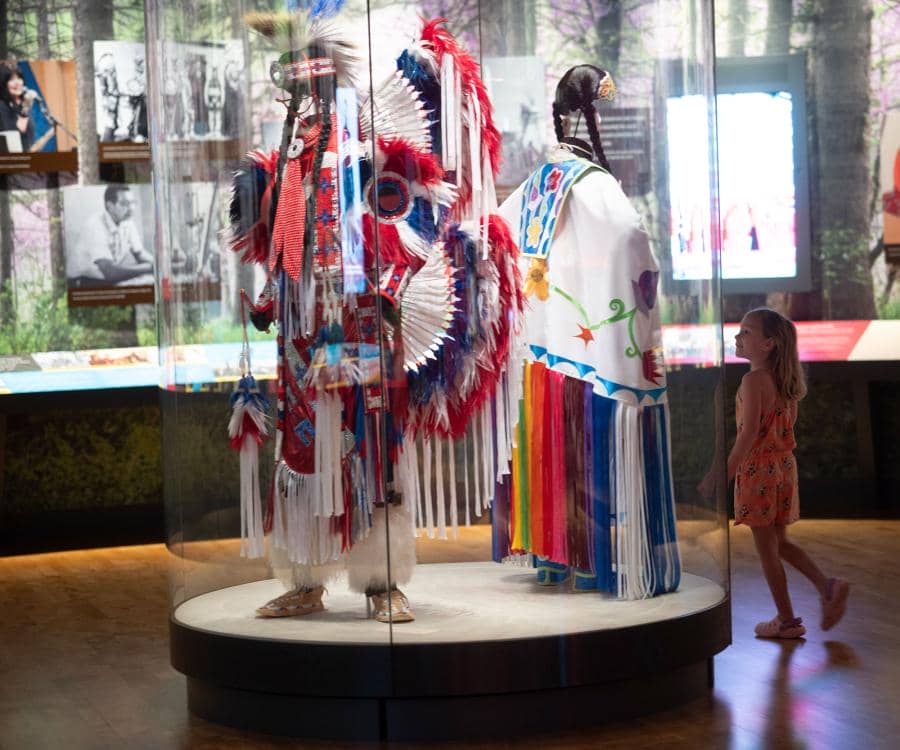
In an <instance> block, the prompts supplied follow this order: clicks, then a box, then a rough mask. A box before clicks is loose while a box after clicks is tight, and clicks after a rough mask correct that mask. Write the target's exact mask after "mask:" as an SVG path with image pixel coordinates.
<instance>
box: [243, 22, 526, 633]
mask: <svg viewBox="0 0 900 750" xmlns="http://www.w3.org/2000/svg"><path fill="white" fill-rule="evenodd" d="M248 20H249V23H250V24H251V25H252V26H253V27H254V28H255V29H257V30H258V31H260V32H262V33H263V34H265V35H266V36H268V37H270V38H272V39H274V40H277V41H279V42H281V43H284V44H287V45H289V46H288V47H287V48H288V49H289V50H290V51H289V52H287V53H285V54H283V55H282V56H281V57H280V58H279V60H278V61H277V62H276V63H274V64H273V66H272V78H273V81H274V82H275V84H276V85H277V86H278V87H279V88H281V89H283V90H284V91H285V92H287V98H286V99H285V104H286V106H287V117H286V120H285V124H284V129H283V139H282V144H281V148H280V149H279V150H278V151H277V152H274V153H271V154H264V153H261V152H254V153H251V154H249V155H248V157H247V159H246V160H245V161H244V163H243V164H242V166H241V167H240V169H239V170H238V172H237V174H236V176H235V181H234V195H233V199H232V206H231V218H232V240H231V244H232V247H233V248H234V249H235V250H236V251H239V252H241V253H243V259H244V260H245V261H247V262H257V263H261V264H264V265H265V267H266V268H267V270H268V283H267V284H266V287H265V289H264V291H263V293H262V294H261V295H260V297H259V298H258V300H257V301H256V302H255V303H254V304H253V305H251V306H250V307H251V310H250V314H251V318H252V320H253V322H254V324H255V325H256V326H257V327H259V328H261V329H265V328H267V327H268V326H269V325H270V324H272V323H274V324H275V325H276V326H277V331H278V363H279V366H278V386H277V393H278V404H277V426H276V430H275V460H276V469H275V479H274V483H273V487H272V490H271V492H270V493H269V494H270V497H269V499H268V502H264V501H263V499H262V497H261V494H260V491H259V489H258V479H257V473H258V472H257V466H256V460H257V459H256V458H255V456H256V451H257V446H258V445H259V444H260V443H261V442H262V440H263V438H264V437H265V432H266V425H265V418H264V416H263V415H264V412H265V406H266V405H265V403H264V402H263V398H262V396H261V395H260V394H259V391H258V388H257V387H256V384H255V381H254V380H253V378H252V375H251V374H250V372H249V364H248V365H247V372H246V373H245V377H244V378H243V379H242V380H241V382H240V384H239V387H238V389H237V391H236V392H235V395H234V397H233V403H234V411H233V415H232V421H231V425H230V427H231V429H230V433H231V436H232V445H233V446H234V447H235V448H236V449H238V450H240V451H241V468H242V485H241V508H242V513H241V516H242V553H243V554H244V555H245V556H249V557H259V556H262V555H263V554H265V553H266V544H265V542H264V534H265V532H267V531H270V532H271V533H270V536H269V543H268V554H269V558H270V562H271V564H272V567H273V569H274V571H275V572H276V575H277V576H278V577H279V578H280V579H281V581H282V582H283V583H284V584H285V586H286V587H287V588H288V592H287V593H286V594H285V595H283V596H280V597H278V598H277V599H274V600H272V601H271V602H269V603H267V604H265V605H264V606H262V607H260V608H259V609H258V610H257V614H258V615H260V616H264V617H280V616H290V615H303V614H309V613H312V612H316V611H320V610H322V609H324V606H323V603H322V596H323V592H324V587H323V585H324V584H325V583H326V582H327V581H328V580H329V579H331V578H333V577H334V576H336V575H338V574H340V573H341V572H342V571H343V570H345V569H346V571H347V576H348V582H349V585H350V588H351V589H353V590H355V591H358V592H360V593H364V594H366V595H367V596H368V597H369V600H370V603H372V604H374V608H372V609H373V610H374V616H375V617H376V619H379V620H381V621H384V622H388V621H393V622H405V621H409V620H412V619H413V613H412V610H411V608H410V606H409V603H408V601H407V600H406V597H405V596H404V595H403V594H402V592H401V591H400V590H399V589H398V588H397V586H398V585H403V584H405V583H406V582H408V581H409V579H410V578H411V576H412V570H413V567H414V564H415V547H414V541H415V535H416V534H417V533H420V530H421V529H422V528H424V529H425V531H426V533H428V534H429V535H432V536H435V535H436V536H439V537H443V538H446V537H447V530H448V528H449V529H451V531H452V530H454V529H455V528H456V526H457V524H458V523H460V522H463V521H468V520H469V516H470V510H471V511H473V512H474V513H475V514H476V515H480V514H481V513H482V512H483V511H484V509H485V508H487V507H489V505H490V503H491V500H492V498H493V493H494V487H495V477H496V475H497V472H498V467H499V466H504V465H506V463H508V457H509V445H508V436H510V435H511V427H510V420H511V415H512V410H511V409H509V408H508V406H507V405H508V404H510V403H513V402H514V401H515V400H516V399H517V397H518V396H517V392H516V388H517V387H518V380H517V379H516V378H510V377H509V372H508V365H507V363H508V361H509V353H510V351H511V342H512V341H513V339H514V333H515V331H516V330H517V328H518V326H519V321H520V316H521V312H522V307H523V296H522V292H521V282H520V276H519V272H518V268H517V249H516V246H515V243H514V242H513V240H512V236H511V234H510V231H509V229H508V228H507V227H506V225H505V223H504V222H503V221H502V220H501V219H500V218H499V217H498V216H494V215H491V210H492V209H493V208H494V207H495V206H496V198H495V194H494V187H493V180H494V176H495V175H496V172H497V169H498V166H499V145H500V135H499V132H498V131H497V129H496V128H495V127H494V124H493V121H492V116H491V105H490V101H489V100H488V97H487V92H486V89H485V87H484V84H483V83H482V81H481V80H480V78H479V77H478V72H477V64H476V63H475V61H474V60H473V59H472V57H471V56H470V55H469V54H468V53H467V52H466V51H465V50H464V49H462V48H461V47H460V46H459V45H458V44H457V42H456V40H455V39H454V38H453V37H452V36H451V35H450V34H449V33H448V32H447V31H446V30H444V29H443V28H442V26H441V21H440V20H438V21H432V22H429V23H427V24H425V25H424V28H423V31H422V35H421V38H420V39H419V40H418V41H417V42H416V43H414V44H413V45H412V46H411V47H410V48H409V49H407V50H406V51H404V52H403V54H402V55H401V56H400V58H399V59H398V61H397V62H398V66H397V70H396V71H395V72H393V73H392V74H391V75H389V76H388V77H387V78H386V80H385V81H383V82H382V83H381V84H380V85H379V86H377V87H376V88H375V90H374V94H373V95H372V98H371V99H370V98H369V97H368V96H366V97H361V98H360V99H359V100H358V99H357V94H356V89H355V88H354V81H353V72H354V68H356V67H357V66H358V65H359V61H358V60H357V59H356V57H355V51H354V49H353V48H352V46H351V45H350V44H348V43H347V42H346V41H345V40H344V39H343V38H342V36H341V32H340V30H339V28H338V27H337V26H335V25H333V23H331V22H328V21H323V20H317V19H313V20H310V19H309V18H304V17H303V16H301V15H298V14H293V15H290V16H272V15H254V16H252V17H249V19H248ZM497 434H500V435H501V436H507V441H506V442H503V440H502V439H495V435H497ZM470 456H472V457H473V458H472V460H469V457H470ZM470 464H471V465H470ZM459 486H461V489H460V490H459V491H460V492H461V493H462V494H463V495H464V497H459V498H458V497H457V490H458V487H459ZM458 502H459V504H458ZM463 502H464V504H465V514H466V518H465V519H461V518H459V512H458V510H457V509H458V507H460V505H461V504H462V503H463ZM386 523H389V525H390V534H389V535H388V534H386V529H385V524H386ZM388 537H389V539H390V550H389V553H390V572H389V571H388V565H387V560H386V558H387V555H388V549H387V539H388Z"/></svg>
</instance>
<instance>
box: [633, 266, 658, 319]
mask: <svg viewBox="0 0 900 750" xmlns="http://www.w3.org/2000/svg"><path fill="white" fill-rule="evenodd" d="M658 279H659V271H643V272H642V273H641V275H640V276H639V277H638V280H637V281H632V282H631V288H632V289H633V290H634V299H635V302H636V303H637V309H638V310H640V311H641V312H642V313H643V314H644V315H649V314H650V311H651V310H652V309H653V308H654V307H655V305H656V282H657V280H658Z"/></svg>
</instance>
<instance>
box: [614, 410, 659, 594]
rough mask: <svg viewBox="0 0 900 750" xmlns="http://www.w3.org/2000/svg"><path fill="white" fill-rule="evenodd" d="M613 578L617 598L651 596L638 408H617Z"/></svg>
mask: <svg viewBox="0 0 900 750" xmlns="http://www.w3.org/2000/svg"><path fill="white" fill-rule="evenodd" d="M616 438H617V439H616V455H615V466H616V481H615V490H616V501H617V511H618V512H617V533H616V558H617V564H616V578H617V583H618V592H619V598H621V599H645V598H647V597H649V596H651V595H652V593H653V588H654V586H653V583H654V581H653V577H654V576H653V567H652V565H651V559H650V543H649V540H648V538H647V531H646V519H647V493H646V490H645V487H644V461H643V454H642V451H641V425H640V407H636V406H632V405H630V404H625V403H621V402H619V403H617V404H616Z"/></svg>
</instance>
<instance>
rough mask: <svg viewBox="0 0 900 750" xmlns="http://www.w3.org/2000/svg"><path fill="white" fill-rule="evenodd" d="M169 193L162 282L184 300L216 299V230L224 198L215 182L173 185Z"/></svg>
mask: <svg viewBox="0 0 900 750" xmlns="http://www.w3.org/2000/svg"><path fill="white" fill-rule="evenodd" d="M170 190H171V193H170V195H169V205H170V206H171V207H172V212H171V214H170V216H171V223H170V224H169V232H170V238H169V243H168V248H169V252H170V254H171V256H170V258H169V263H168V268H169V269H170V274H171V275H170V276H168V277H167V279H166V280H165V281H164V282H163V283H164V284H165V285H166V286H167V287H168V286H171V287H172V288H174V289H175V290H176V291H177V293H178V294H179V295H180V296H181V298H182V299H185V300H187V299H191V300H194V301H201V300H204V301H209V300H218V299H220V297H221V288H222V287H221V282H222V265H221V262H222V254H221V245H220V242H219V234H220V232H219V229H220V227H221V220H220V211H221V205H220V203H221V201H222V199H223V196H222V194H221V193H220V191H219V187H218V185H217V184H216V183H214V182H182V183H176V184H173V185H171V187H170ZM224 197H225V198H227V195H226V196H224Z"/></svg>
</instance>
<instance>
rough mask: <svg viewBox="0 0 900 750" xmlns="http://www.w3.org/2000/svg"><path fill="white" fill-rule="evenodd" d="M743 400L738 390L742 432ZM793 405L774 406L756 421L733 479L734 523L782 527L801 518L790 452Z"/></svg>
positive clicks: (737, 407)
mask: <svg viewBox="0 0 900 750" xmlns="http://www.w3.org/2000/svg"><path fill="white" fill-rule="evenodd" d="M743 409H744V399H743V396H742V395H741V389H740V388H738V392H737V399H736V403H735V416H736V418H737V424H738V430H741V429H742V428H743V424H744V420H743ZM796 414H797V409H796V404H792V403H778V402H776V404H775V406H774V408H773V409H772V411H770V412H769V413H767V414H763V415H762V416H761V417H760V420H759V432H758V433H757V436H756V440H755V441H754V442H753V447H752V448H751V449H750V453H749V454H748V455H747V458H745V459H744V460H743V461H742V462H741V464H740V465H739V466H738V468H737V473H736V474H735V478H734V523H735V525H737V524H741V523H743V524H746V525H747V526H772V525H776V526H784V525H786V524H789V523H793V522H794V521H796V520H797V519H798V518H799V517H800V497H799V495H798V493H797V460H796V459H795V458H794V453H793V450H794V448H795V447H796V446H797V443H796V441H795V440H794V420H795V418H796Z"/></svg>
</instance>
